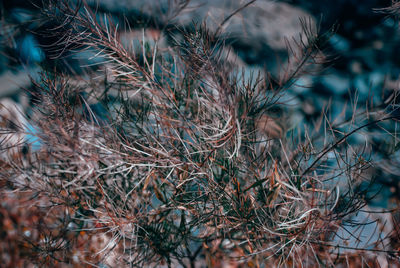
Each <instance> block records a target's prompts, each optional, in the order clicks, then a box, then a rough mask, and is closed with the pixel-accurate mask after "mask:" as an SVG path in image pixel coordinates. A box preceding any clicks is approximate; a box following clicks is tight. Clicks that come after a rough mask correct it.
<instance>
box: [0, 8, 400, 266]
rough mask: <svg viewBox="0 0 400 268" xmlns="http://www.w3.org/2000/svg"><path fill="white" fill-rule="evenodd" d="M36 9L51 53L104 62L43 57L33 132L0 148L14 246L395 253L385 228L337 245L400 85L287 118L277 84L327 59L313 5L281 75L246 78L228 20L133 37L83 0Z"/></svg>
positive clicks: (282, 259)
mask: <svg viewBox="0 0 400 268" xmlns="http://www.w3.org/2000/svg"><path fill="white" fill-rule="evenodd" d="M180 5H183V4H182V3H180ZM181 7H182V6H178V7H177V10H179V8H181ZM42 12H43V13H42V15H41V16H42V19H44V20H45V21H46V22H49V21H50V22H51V23H52V24H53V25H56V26H55V27H54V28H52V31H51V32H48V33H47V34H48V35H49V36H48V37H49V38H50V37H51V38H54V37H57V38H58V41H57V43H55V44H53V46H52V47H51V48H49V51H48V52H51V53H50V55H53V56H55V57H56V58H62V57H63V56H65V55H67V54H68V53H78V52H79V53H82V52H84V51H86V52H87V53H88V54H89V55H95V57H94V58H95V59H97V60H98V62H96V61H95V63H94V64H96V65H97V66H100V67H97V68H94V67H93V66H90V67H88V68H84V72H83V73H82V74H81V75H80V76H79V77H78V76H77V75H75V74H73V73H71V72H70V71H69V70H67V69H66V68H63V66H62V64H61V65H60V64H56V65H55V66H52V67H49V66H43V72H42V73H41V78H40V80H39V81H38V82H35V84H34V86H35V92H38V93H35V94H37V96H36V100H37V102H35V103H34V105H33V112H32V114H31V115H30V118H29V119H28V120H27V121H29V124H30V125H31V126H32V127H31V128H30V129H31V130H30V133H29V134H30V135H31V136H35V137H36V140H35V142H36V144H37V143H39V144H40V145H39V146H37V145H36V147H35V148H33V147H32V146H31V145H29V144H28V145H26V146H25V147H23V146H22V145H19V144H17V145H16V146H18V148H20V153H15V151H13V152H8V153H9V157H8V158H7V157H3V159H2V160H1V161H2V162H1V165H2V169H1V172H0V174H1V178H2V191H1V194H2V196H4V200H6V201H4V202H5V205H4V206H11V205H10V204H9V203H7V202H8V201H7V200H17V202H18V204H19V205H20V206H26V208H24V209H22V210H21V211H18V212H15V214H16V215H17V214H18V213H20V214H21V213H22V214H24V216H23V219H24V220H23V221H20V222H18V223H14V224H16V225H17V226H18V228H19V229H18V230H17V237H18V239H17V240H16V241H17V242H15V243H17V245H15V246H13V247H15V248H21V252H22V253H20V254H21V255H22V256H29V258H30V259H31V260H32V261H34V262H35V263H39V264H42V265H51V266H55V265H64V264H70V265H73V266H79V265H82V266H85V265H93V266H101V265H110V266H115V267H119V266H122V265H126V266H157V265H160V264H166V265H168V266H175V265H181V266H183V267H186V266H191V267H195V265H199V264H203V265H207V266H210V267H214V266H223V265H228V264H229V263H230V264H231V265H239V264H242V265H248V266H259V265H262V264H264V265H267V264H271V265H276V266H296V267H297V266H301V265H305V266H310V267H311V266H317V265H328V266H333V265H336V264H339V263H346V261H348V260H349V259H351V258H353V257H354V258H356V257H355V256H354V255H353V253H352V252H350V251H348V252H344V253H343V251H341V250H342V249H346V248H347V249H358V250H362V252H365V251H368V252H371V253H376V254H375V255H374V254H372V255H368V254H363V256H364V257H363V259H362V260H361V262H364V263H367V264H368V263H376V262H377V259H376V256H378V255H379V254H385V256H389V257H391V258H393V260H394V261H395V260H396V258H398V251H397V249H396V248H394V244H393V241H394V240H393V237H394V235H396V233H395V232H393V233H391V234H387V237H384V238H381V239H379V240H378V241H376V243H374V244H373V245H372V246H370V247H368V248H366V247H365V248H363V247H357V246H354V247H353V246H352V245H348V246H346V245H345V243H346V241H343V240H345V239H343V238H342V237H341V236H340V232H339V230H343V229H344V230H346V226H347V225H358V226H360V228H361V230H363V229H362V228H363V227H362V226H364V224H363V223H360V222H354V220H353V218H352V217H351V216H352V215H354V214H355V213H357V212H359V211H362V210H363V208H364V207H365V206H366V204H367V201H368V199H369V198H372V197H371V193H373V192H371V191H373V189H372V188H371V187H372V186H373V182H374V179H375V177H376V176H375V175H374V168H375V169H378V166H379V165H378V164H375V162H374V159H375V157H377V154H378V150H377V149H376V148H374V147H373V145H371V144H372V143H371V139H370V138H368V137H369V136H368V133H373V132H375V131H376V130H377V129H378V128H384V129H385V130H387V132H388V134H386V135H388V137H390V136H391V135H394V137H395V138H394V140H396V136H395V135H396V134H395V133H394V132H393V131H394V130H395V124H396V123H395V121H396V120H398V119H399V118H398V113H396V106H395V105H392V104H394V103H395V100H393V101H392V102H388V103H386V104H385V103H384V102H380V103H378V104H374V103H372V102H371V103H367V105H360V104H358V103H357V102H356V101H354V103H352V105H353V113H351V114H348V113H346V111H344V112H343V114H342V115H341V116H339V117H336V118H332V117H331V116H329V107H326V109H325V110H324V112H323V114H322V115H321V117H320V118H319V122H316V124H315V126H309V127H311V128H309V127H305V128H304V129H301V127H299V129H290V123H289V122H286V121H288V118H289V112H288V111H289V108H288V107H287V106H286V105H285V103H284V102H281V101H280V99H281V98H282V96H284V95H285V93H286V90H287V89H288V88H290V87H292V86H293V85H294V83H295V82H296V79H297V78H299V77H301V76H302V75H304V74H305V73H308V74H313V73H314V72H315V74H317V75H318V69H316V68H315V66H317V65H319V64H321V63H323V62H324V60H326V56H325V55H324V54H323V51H322V49H323V47H324V44H325V42H326V41H327V39H328V38H329V34H322V35H321V34H319V33H318V31H317V29H315V27H313V26H312V23H311V21H310V20H306V19H305V20H303V22H302V23H303V28H304V32H303V33H302V38H300V39H299V40H298V41H297V42H295V43H292V45H290V46H289V47H288V52H289V57H288V63H287V64H286V65H284V66H283V67H282V70H281V72H280V74H278V75H271V74H269V73H265V74H264V73H258V74H253V75H252V78H251V79H248V78H246V76H245V74H244V71H242V70H240V69H238V68H236V67H235V63H234V61H233V62H232V61H230V62H228V61H227V57H228V55H227V54H226V53H227V52H226V50H224V48H225V46H226V44H225V43H224V40H223V39H220V35H217V34H218V33H220V31H222V24H221V25H220V26H221V27H219V28H217V31H216V33H213V32H209V31H208V30H207V27H205V25H204V24H203V25H193V27H192V28H190V29H179V28H176V27H173V26H169V27H166V28H165V29H164V32H165V33H163V34H167V35H169V36H170V37H171V39H170V40H172V44H171V43H170V45H169V46H167V47H166V48H164V49H160V47H159V46H158V40H156V41H155V42H154V43H153V44H151V43H150V42H146V41H145V40H144V38H143V39H142V40H141V42H140V50H139V51H138V50H137V48H136V50H135V49H134V47H127V46H124V45H123V44H122V42H121V33H120V32H119V31H118V29H117V26H116V25H115V24H114V22H113V19H112V18H111V17H107V16H104V17H102V18H99V17H98V16H96V13H94V12H93V11H91V10H90V8H89V6H88V5H87V4H86V3H85V2H79V3H73V2H69V1H61V2H59V1H50V2H48V3H47V4H46V5H44V7H43V8H42ZM143 36H144V30H143ZM228 54H229V53H228ZM355 99H356V98H355ZM26 129H27V127H26V126H24V125H20V126H19V128H17V129H15V128H13V129H10V128H4V130H5V131H7V135H10V134H12V133H19V134H20V133H25V134H26V132H27V130H26ZM32 130H34V131H32ZM10 132H11V133H10ZM33 132H34V133H33ZM359 133H364V137H365V139H364V140H362V141H361V142H360V141H359V140H357V139H354V136H355V135H357V134H359ZM369 135H371V134H369ZM11 154H12V155H11ZM9 202H11V201H9ZM2 209H3V208H2ZM2 215H3V213H2ZM18 215H19V214H18ZM10 217H11V216H10ZM19 217H22V216H19ZM10 224H11V223H10ZM11 225H12V224H11ZM2 228H6V227H2ZM10 228H11V227H10ZM27 230H28V231H29V233H27V232H26V231H27ZM375 232H376V233H380V232H381V230H378V229H377V230H375ZM362 235H366V234H365V233H363V232H362ZM367 235H370V236H372V234H367ZM391 239H392V240H391ZM10 250H11V249H8V251H10ZM342 254H343V255H342ZM23 258H25V257H23ZM355 262H356V261H355Z"/></svg>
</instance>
